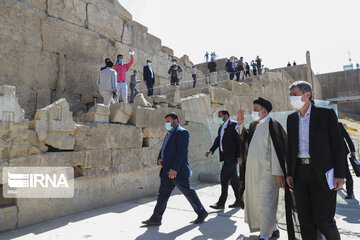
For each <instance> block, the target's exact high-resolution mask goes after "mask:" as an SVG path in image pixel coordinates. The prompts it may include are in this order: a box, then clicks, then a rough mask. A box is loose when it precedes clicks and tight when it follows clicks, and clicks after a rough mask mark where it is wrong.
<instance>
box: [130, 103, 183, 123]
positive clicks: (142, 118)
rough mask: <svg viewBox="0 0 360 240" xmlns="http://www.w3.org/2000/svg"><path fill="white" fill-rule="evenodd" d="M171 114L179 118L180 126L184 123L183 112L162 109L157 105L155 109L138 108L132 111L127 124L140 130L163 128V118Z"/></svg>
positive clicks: (167, 108)
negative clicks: (140, 128)
mask: <svg viewBox="0 0 360 240" xmlns="http://www.w3.org/2000/svg"><path fill="white" fill-rule="evenodd" d="M171 112H175V113H176V114H177V115H178V116H179V119H180V124H184V123H185V117H184V115H185V114H184V111H182V110H180V109H177V108H170V107H163V106H159V105H157V106H156V108H155V109H154V108H147V107H140V106H138V107H137V108H135V109H134V112H133V114H132V115H131V118H130V120H129V123H131V124H133V125H135V126H136V127H142V128H146V127H149V128H157V127H163V126H164V123H165V120H164V117H165V116H166V115H167V114H168V113H171Z"/></svg>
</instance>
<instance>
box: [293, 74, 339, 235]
mask: <svg viewBox="0 0 360 240" xmlns="http://www.w3.org/2000/svg"><path fill="white" fill-rule="evenodd" d="M289 89H290V101H291V105H292V106H293V107H294V108H296V109H297V110H298V111H296V112H294V113H292V114H290V115H289V116H288V119H287V133H288V158H287V167H288V177H287V179H286V181H287V183H288V185H289V186H290V187H291V188H293V189H294V193H295V200H296V207H297V211H298V217H299V221H300V229H301V235H302V238H303V239H306V240H316V239H317V232H318V230H319V231H320V232H321V233H322V234H323V235H324V236H325V237H326V239H327V240H338V239H340V234H339V231H338V229H337V226H336V222H335V220H334V216H335V212H336V195H337V190H339V189H340V188H341V187H342V186H343V184H344V176H345V161H346V159H345V153H344V144H343V140H342V137H341V134H340V130H339V127H338V121H337V117H336V114H335V112H334V111H333V110H331V109H326V108H321V107H318V106H316V105H314V103H313V101H312V100H311V99H312V87H311V85H310V84H309V83H308V82H305V81H297V82H295V83H293V84H292V85H291V86H290V88H289ZM331 172H333V175H331ZM327 175H328V177H329V179H330V178H331V177H332V178H333V180H332V181H331V182H329V183H328V181H327ZM331 184H333V187H331V188H330V187H329V185H331Z"/></svg>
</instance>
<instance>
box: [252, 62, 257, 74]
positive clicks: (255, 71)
mask: <svg viewBox="0 0 360 240" xmlns="http://www.w3.org/2000/svg"><path fill="white" fill-rule="evenodd" d="M256 66H257V64H256V62H255V61H254V60H252V61H251V67H252V69H253V74H254V76H256V75H257V74H256V73H257V70H256Z"/></svg>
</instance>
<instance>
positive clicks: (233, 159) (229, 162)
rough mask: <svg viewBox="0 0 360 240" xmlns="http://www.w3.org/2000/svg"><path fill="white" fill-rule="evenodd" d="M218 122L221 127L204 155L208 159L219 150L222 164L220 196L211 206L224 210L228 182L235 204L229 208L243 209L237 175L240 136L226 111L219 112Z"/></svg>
mask: <svg viewBox="0 0 360 240" xmlns="http://www.w3.org/2000/svg"><path fill="white" fill-rule="evenodd" d="M218 117H219V122H220V123H221V126H220V128H219V131H218V136H217V137H216V139H215V141H214V143H213V145H212V146H211V148H210V150H209V151H208V152H207V153H206V154H205V156H206V157H209V155H210V153H211V154H214V152H215V151H216V149H217V148H219V150H220V162H224V164H223V166H222V168H221V173H220V182H221V195H220V197H219V200H218V201H217V203H216V204H214V205H211V206H210V207H211V208H214V209H224V208H225V202H226V199H227V196H228V187H229V181H230V183H231V186H232V188H233V190H234V195H235V202H234V203H233V204H231V205H229V207H230V208H236V207H241V208H244V203H243V200H242V194H240V188H239V177H238V173H237V168H236V166H237V163H238V161H239V157H240V155H241V153H240V151H241V150H240V146H241V143H240V135H239V134H238V132H237V131H236V130H235V126H236V122H235V121H233V120H231V119H230V114H229V112H228V111H227V110H222V111H219V113H218Z"/></svg>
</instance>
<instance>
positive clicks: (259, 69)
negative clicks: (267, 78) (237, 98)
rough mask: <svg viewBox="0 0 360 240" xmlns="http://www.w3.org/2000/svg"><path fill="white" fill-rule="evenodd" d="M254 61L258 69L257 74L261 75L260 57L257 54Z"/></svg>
mask: <svg viewBox="0 0 360 240" xmlns="http://www.w3.org/2000/svg"><path fill="white" fill-rule="evenodd" d="M255 62H256V67H257V70H258V74H259V75H261V74H262V69H261V62H262V59H261V58H260V57H259V56H256V59H255Z"/></svg>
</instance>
